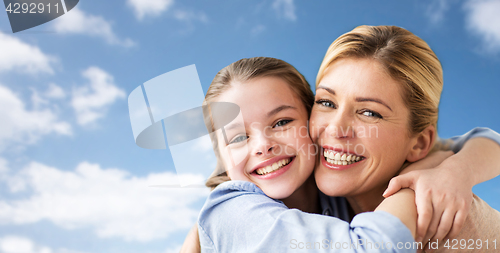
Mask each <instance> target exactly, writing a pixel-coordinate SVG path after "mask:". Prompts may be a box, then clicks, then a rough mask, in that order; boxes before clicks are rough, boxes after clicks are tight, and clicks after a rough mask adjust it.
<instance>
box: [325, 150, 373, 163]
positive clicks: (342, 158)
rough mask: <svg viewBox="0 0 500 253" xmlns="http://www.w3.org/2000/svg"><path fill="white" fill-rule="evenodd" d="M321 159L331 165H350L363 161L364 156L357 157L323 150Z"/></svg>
mask: <svg viewBox="0 0 500 253" xmlns="http://www.w3.org/2000/svg"><path fill="white" fill-rule="evenodd" d="M323 157H324V158H325V161H326V162H327V163H329V164H332V165H351V164H353V163H357V162H359V161H362V160H363V159H365V157H364V156H357V155H354V154H349V153H344V152H336V151H333V150H326V149H325V150H323Z"/></svg>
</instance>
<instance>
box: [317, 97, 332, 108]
mask: <svg viewBox="0 0 500 253" xmlns="http://www.w3.org/2000/svg"><path fill="white" fill-rule="evenodd" d="M316 104H318V105H322V106H326V107H330V108H335V104H334V103H333V102H332V101H330V100H326V99H320V100H317V101H316Z"/></svg>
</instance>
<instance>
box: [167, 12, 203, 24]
mask: <svg viewBox="0 0 500 253" xmlns="http://www.w3.org/2000/svg"><path fill="white" fill-rule="evenodd" d="M174 18H175V19H177V20H180V21H185V22H191V21H195V20H197V21H200V22H202V23H207V22H208V16H207V15H206V14H205V13H204V12H194V11H191V10H190V11H183V10H176V11H174Z"/></svg>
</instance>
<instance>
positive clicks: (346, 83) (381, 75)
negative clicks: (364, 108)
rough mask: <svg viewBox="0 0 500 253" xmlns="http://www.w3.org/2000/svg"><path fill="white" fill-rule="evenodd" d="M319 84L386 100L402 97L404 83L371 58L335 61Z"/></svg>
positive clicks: (340, 90)
mask: <svg viewBox="0 0 500 253" xmlns="http://www.w3.org/2000/svg"><path fill="white" fill-rule="evenodd" d="M319 85H320V86H324V87H329V88H331V89H333V90H335V91H336V92H342V93H356V94H357V95H360V96H374V95H377V96H378V97H380V98H384V99H386V100H398V98H399V99H401V98H402V96H401V94H402V84H401V83H400V82H399V81H397V80H395V79H393V78H392V77H391V76H390V75H389V72H388V70H387V69H386V68H385V67H384V66H383V65H382V64H381V63H379V62H378V61H377V60H374V59H369V58H346V59H339V60H337V61H335V62H334V63H332V65H331V66H330V67H328V68H327V69H326V73H325V76H324V77H323V79H322V80H321V82H320V84H319ZM401 102H402V101H401Z"/></svg>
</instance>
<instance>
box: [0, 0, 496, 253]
mask: <svg viewBox="0 0 500 253" xmlns="http://www.w3.org/2000/svg"><path fill="white" fill-rule="evenodd" d="M499 12H500V1H498V0H464V1H453V0H436V1H326V0H318V1H307V2H306V1H301V2H299V1H294V0H269V1H243V0H234V1H220V0H213V1H192V0H186V1H179V0H122V1H114V0H109V1H90V0H81V1H80V3H79V4H78V5H77V7H76V9H73V10H72V11H70V12H68V13H67V14H65V15H64V16H62V17H61V18H58V19H56V20H54V21H51V22H48V23H46V24H43V25H41V26H38V27H35V28H32V29H30V30H26V31H23V32H19V33H16V34H13V33H12V32H11V30H10V25H9V21H8V18H7V15H6V13H5V12H0V122H1V123H0V194H1V195H0V196H1V197H0V249H1V251H2V252H9V253H11V252H37V253H39V252H40V253H41V252H55V253H62V252H73V253H75V252H120V253H125V252H164V253H165V252H176V251H178V247H179V246H180V244H181V243H182V240H183V238H184V236H185V235H186V233H187V231H188V229H189V228H190V227H191V225H192V224H194V222H195V219H196V216H197V214H198V211H199V209H200V207H201V205H202V204H203V202H204V199H205V198H206V195H207V193H208V191H207V190H206V189H199V188H151V187H148V185H150V184H155V183H159V182H160V183H169V182H170V183H175V182H176V181H175V180H176V178H175V169H174V167H173V162H172V158H171V155H170V153H169V151H168V150H147V149H141V148H139V147H137V146H136V145H135V143H134V138H133V134H132V129H131V125H130V121H129V115H128V107H127V99H126V98H127V96H128V95H129V94H130V92H132V90H134V89H135V88H136V87H137V86H139V85H141V84H142V83H144V82H146V81H148V80H150V79H151V78H154V77H156V76H158V75H161V74H163V73H165V72H168V71H171V70H174V69H177V68H180V67H184V66H188V65H191V64H196V68H197V70H198V74H199V77H200V80H201V84H202V87H203V90H204V91H206V90H207V88H208V86H209V84H210V82H211V80H212V78H213V77H214V75H215V74H216V73H217V72H218V71H219V70H220V69H222V68H223V67H225V66H227V65H228V64H230V63H232V62H234V61H236V60H239V59H240V58H244V57H253V56H271V57H276V58H280V59H283V60H285V61H288V62H289V63H291V64H292V65H294V66H295V67H296V68H297V69H298V70H299V71H301V72H302V73H303V74H304V76H305V77H306V78H307V80H308V81H309V82H310V83H314V81H315V77H316V72H317V70H318V68H319V65H320V63H321V60H322V57H323V56H324V53H325V52H326V49H327V48H328V46H329V45H330V43H331V42H332V41H333V40H334V39H335V38H337V37H338V36H339V35H341V34H343V33H345V32H347V31H349V30H351V29H353V28H354V27H356V26H358V25H365V24H366V25H396V26H401V27H404V28H406V29H408V30H410V31H411V32H413V33H415V34H416V35H418V36H420V37H421V38H423V39H424V40H425V41H427V42H428V44H429V45H430V46H431V48H433V50H434V51H435V52H436V54H437V56H438V57H439V58H440V60H441V62H442V65H443V69H444V80H445V86H444V91H443V94H442V99H441V104H440V120H439V125H438V128H439V135H440V136H441V137H451V136H454V135H459V134H463V133H465V132H467V131H468V130H470V129H472V128H473V127H476V126H485V127H489V128H492V129H493V130H495V131H497V132H498V131H500V118H499V117H498V112H497V108H498V106H499V105H500V103H499V100H498V98H497V96H498V94H500V85H499V80H500V71H498V70H499V68H500V27H499V26H498V24H499V23H500V18H499V17H498V15H497V14H498V13H499ZM499 183H500V179H493V180H491V181H488V182H486V183H483V184H481V185H479V186H476V187H475V188H474V192H475V193H476V194H478V195H479V196H480V197H482V198H483V199H485V200H486V201H487V202H488V203H489V204H490V205H491V206H493V207H494V208H496V209H500V200H499V199H498V196H499V194H500V187H498V185H499ZM23 250H24V251H23Z"/></svg>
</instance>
